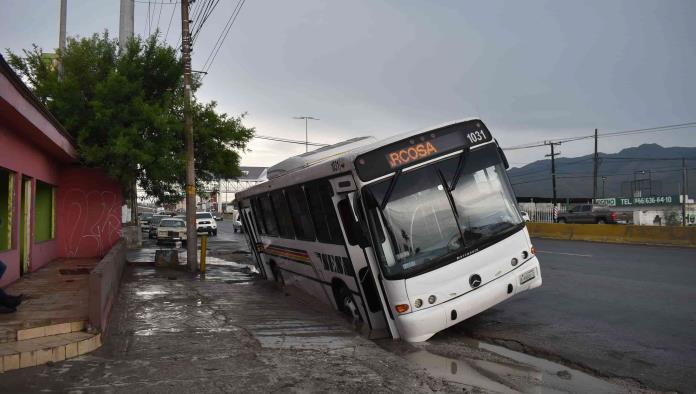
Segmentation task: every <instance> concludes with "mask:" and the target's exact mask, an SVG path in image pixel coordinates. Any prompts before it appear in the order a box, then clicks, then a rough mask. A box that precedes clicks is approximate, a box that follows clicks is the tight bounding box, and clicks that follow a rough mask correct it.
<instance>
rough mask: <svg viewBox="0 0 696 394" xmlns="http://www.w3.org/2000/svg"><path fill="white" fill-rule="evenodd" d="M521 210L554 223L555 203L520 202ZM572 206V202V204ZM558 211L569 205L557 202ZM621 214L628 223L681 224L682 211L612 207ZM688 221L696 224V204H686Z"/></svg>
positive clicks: (537, 219) (539, 219) (544, 221)
mask: <svg viewBox="0 0 696 394" xmlns="http://www.w3.org/2000/svg"><path fill="white" fill-rule="evenodd" d="M518 206H519V207H520V211H523V212H526V213H527V215H529V220H530V221H532V222H539V223H553V222H554V213H553V204H551V203H534V202H521V203H518ZM570 206H571V207H572V204H571V205H570ZM556 207H557V209H558V211H557V213H562V212H566V211H567V210H568V207H569V205H567V204H561V203H559V204H556ZM611 209H612V210H615V211H616V212H617V213H619V214H620V215H621V214H622V213H623V215H622V216H623V217H625V221H626V223H627V224H636V225H642V226H681V224H682V212H681V206H679V205H673V206H667V207H658V206H652V207H651V206H646V207H636V208H629V207H618V208H611ZM686 222H687V225H688V226H696V204H687V206H686Z"/></svg>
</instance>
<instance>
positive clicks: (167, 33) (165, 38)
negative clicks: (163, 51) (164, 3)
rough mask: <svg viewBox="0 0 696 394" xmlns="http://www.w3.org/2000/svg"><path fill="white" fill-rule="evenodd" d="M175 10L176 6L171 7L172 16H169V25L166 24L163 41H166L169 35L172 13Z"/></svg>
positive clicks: (172, 18)
mask: <svg viewBox="0 0 696 394" xmlns="http://www.w3.org/2000/svg"><path fill="white" fill-rule="evenodd" d="M175 12H176V7H172V16H170V17H169V25H168V26H167V32H166V33H165V34H164V41H165V42H166V41H167V37H168V36H169V28H170V27H172V20H174V13H175Z"/></svg>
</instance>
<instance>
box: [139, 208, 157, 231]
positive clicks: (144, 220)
mask: <svg viewBox="0 0 696 394" xmlns="http://www.w3.org/2000/svg"><path fill="white" fill-rule="evenodd" d="M153 216H154V214H153V213H151V212H143V213H141V214H140V215H139V218H140V219H139V220H140V229H141V230H143V231H149V230H150V219H151V218H152V217H153Z"/></svg>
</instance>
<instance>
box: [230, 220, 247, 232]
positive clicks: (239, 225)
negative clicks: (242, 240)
mask: <svg viewBox="0 0 696 394" xmlns="http://www.w3.org/2000/svg"><path fill="white" fill-rule="evenodd" d="M232 230H233V231H234V232H235V233H242V232H244V229H243V227H242V222H240V221H239V219H235V220H234V221H232Z"/></svg>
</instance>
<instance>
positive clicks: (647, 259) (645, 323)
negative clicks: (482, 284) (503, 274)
mask: <svg viewBox="0 0 696 394" xmlns="http://www.w3.org/2000/svg"><path fill="white" fill-rule="evenodd" d="M534 243H535V245H536V247H537V250H538V256H539V259H540V261H541V267H542V276H543V279H544V283H543V285H542V287H541V288H539V289H536V290H534V291H532V292H528V293H525V294H521V295H519V296H517V297H516V298H513V299H511V300H510V301H507V302H505V303H502V304H500V305H498V306H496V307H494V308H492V309H490V310H488V311H486V312H483V313H482V314H480V315H478V316H476V317H474V318H472V319H469V320H468V321H466V322H464V323H462V324H461V325H459V326H456V327H454V328H453V329H451V330H448V331H449V332H447V333H443V335H451V334H452V332H457V331H459V332H461V333H465V334H466V335H472V336H474V337H476V338H482V339H489V340H491V339H493V340H505V341H507V343H505V342H502V341H499V343H505V344H506V345H507V346H511V347H518V348H522V349H524V350H525V351H527V352H531V353H536V354H540V355H543V356H544V357H546V358H550V359H556V360H563V361H564V362H565V363H566V364H569V363H570V364H571V365H572V364H576V365H579V366H582V367H585V368H589V369H592V370H595V371H598V372H599V373H601V374H603V375H607V376H621V377H628V378H632V379H635V380H638V381H640V382H642V383H643V384H645V385H647V386H648V387H650V388H656V389H662V390H678V391H680V392H685V393H692V392H696V373H694V371H696V287H695V286H694V281H695V280H696V249H687V248H674V247H656V246H637V245H614V244H602V243H592V242H571V241H556V240H542V239H536V240H534ZM438 340H439V337H438V336H435V337H434V338H433V339H432V341H438Z"/></svg>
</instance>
